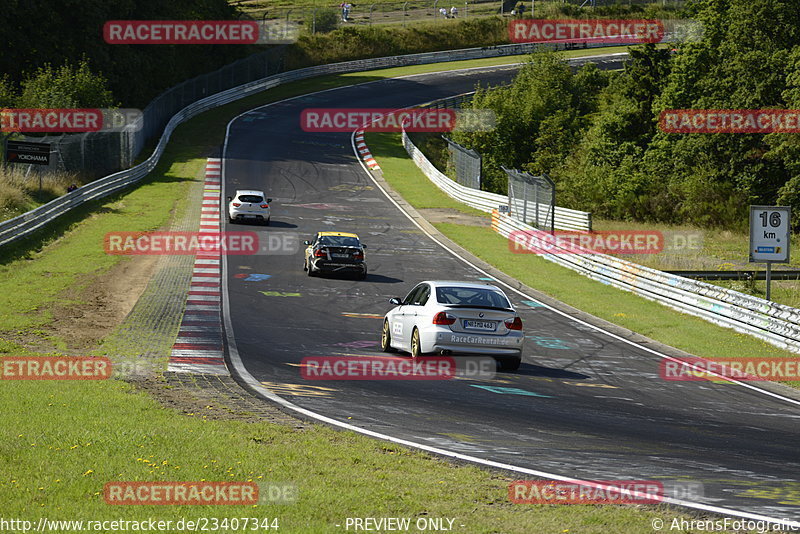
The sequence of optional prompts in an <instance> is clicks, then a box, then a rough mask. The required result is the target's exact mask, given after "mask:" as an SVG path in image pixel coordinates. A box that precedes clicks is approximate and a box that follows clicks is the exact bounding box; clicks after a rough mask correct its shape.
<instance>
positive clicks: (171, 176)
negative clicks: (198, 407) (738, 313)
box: [0, 65, 675, 533]
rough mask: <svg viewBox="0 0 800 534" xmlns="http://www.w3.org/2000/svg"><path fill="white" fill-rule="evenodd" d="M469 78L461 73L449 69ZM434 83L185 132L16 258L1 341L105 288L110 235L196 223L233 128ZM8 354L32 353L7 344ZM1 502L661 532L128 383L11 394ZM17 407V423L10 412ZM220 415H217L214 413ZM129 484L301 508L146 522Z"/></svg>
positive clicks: (2, 433)
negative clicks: (211, 157) (207, 160)
mask: <svg viewBox="0 0 800 534" xmlns="http://www.w3.org/2000/svg"><path fill="white" fill-rule="evenodd" d="M447 67H453V65H447ZM420 70H425V71H430V70H433V69H432V68H431V66H425V67H423V68H421V69H420V68H417V67H415V68H411V69H391V70H390V71H381V72H378V73H362V74H360V75H345V76H338V77H330V78H325V79H316V80H310V81H305V82H300V83H296V84H292V85H290V86H286V87H282V88H279V89H277V90H273V91H270V92H269V93H265V94H262V95H257V96H253V97H250V98H249V99H247V100H245V101H240V102H238V103H235V104H231V105H229V106H226V107H225V108H223V109H219V110H214V111H212V112H209V113H206V114H204V115H202V116H201V117H198V118H196V119H194V120H192V121H190V122H189V123H187V124H185V125H183V126H181V127H180V128H179V129H178V130H177V132H176V133H175V134H174V135H173V137H172V141H171V142H170V144H169V147H168V149H167V151H166V153H165V155H164V157H163V159H162V163H161V164H160V165H159V167H158V169H157V170H156V171H155V172H154V173H153V174H152V175H151V177H150V178H149V179H148V180H147V181H146V182H145V183H143V184H141V185H140V186H139V187H137V188H136V189H135V190H132V191H130V192H128V193H125V194H122V195H119V196H117V197H115V198H111V199H107V200H106V201H104V202H102V203H101V204H98V205H93V206H87V207H86V208H84V209H83V210H79V211H76V212H74V213H73V214H71V215H70V216H67V217H65V218H64V219H62V220H61V221H59V222H58V223H56V224H54V225H52V226H50V227H48V229H47V230H46V231H44V232H42V233H41V234H39V235H38V236H36V238H35V239H33V240H31V241H28V242H26V243H23V244H20V245H17V246H16V247H14V248H11V249H6V250H4V252H5V253H7V254H5V255H4V259H3V260H2V261H3V263H2V264H1V265H0V272H2V274H3V276H2V277H0V295H2V301H0V310H2V311H0V329H6V330H13V329H17V330H20V331H25V332H28V333H29V332H30V331H31V330H35V329H37V328H44V327H46V325H47V323H48V321H49V319H50V317H49V314H48V311H47V308H48V306H50V305H52V304H54V303H62V304H63V303H65V297H64V291H65V290H67V289H68V288H72V287H73V286H74V285H75V284H89V283H91V279H92V278H93V277H94V276H96V275H97V274H99V273H101V272H104V271H106V270H107V269H109V268H110V267H111V266H113V265H114V264H115V263H116V262H118V261H125V260H124V259H121V258H119V257H115V256H106V255H105V254H104V253H103V251H102V237H103V236H104V235H105V233H106V232H107V231H109V230H148V229H155V228H159V227H161V226H162V225H164V224H165V223H166V222H167V221H168V220H169V219H170V216H171V215H174V216H180V213H181V211H182V210H184V209H186V203H185V201H184V200H181V199H184V198H185V197H186V194H185V193H186V191H187V190H188V187H189V185H190V184H191V182H192V181H193V180H195V179H197V177H198V176H199V174H200V172H201V170H202V165H203V162H204V157H203V156H204V155H205V154H207V153H208V152H209V151H211V150H212V149H214V148H215V147H218V146H219V144H220V142H221V140H222V136H223V132H224V126H225V124H226V122H227V121H228V120H229V119H230V117H232V116H234V115H235V114H237V113H239V112H241V111H243V110H246V109H249V108H252V107H254V106H256V105H258V104H261V103H267V102H270V101H274V100H277V99H281V98H286V97H288V96H292V95H295V94H301V93H303V92H307V91H309V90H319V89H322V88H326V87H334V86H339V85H347V84H350V83H355V82H358V81H366V80H370V79H378V78H380V77H385V76H390V75H398V74H407V73H411V72H419V71H420ZM0 351H2V352H4V353H5V354H14V355H16V354H22V353H24V352H25V351H24V350H23V349H21V348H20V347H19V346H17V345H15V344H14V343H13V342H12V341H9V340H0ZM0 405H2V406H5V407H8V408H9V409H7V410H5V411H4V420H3V422H4V424H3V425H2V427H0V495H2V496H3V516H4V517H5V518H9V517H17V518H21V519H28V520H32V521H34V522H35V521H37V519H38V518H39V517H41V516H46V517H48V518H49V519H78V520H80V519H84V520H88V519H92V520H113V519H145V518H148V517H153V518H156V519H158V520H177V519H179V518H182V517H188V518H192V517H203V516H205V517H216V518H220V519H221V518H226V517H228V518H233V517H243V516H244V517H261V518H264V517H278V518H280V526H281V529H280V530H281V531H282V532H311V533H313V532H336V531H341V530H342V529H341V528H336V527H335V526H334V525H335V524H337V523H339V524H341V523H342V522H343V521H344V520H345V519H346V518H347V517H375V516H393V517H404V516H405V517H411V518H416V517H421V516H425V517H449V518H453V519H455V520H456V523H455V524H456V525H461V524H463V525H465V527H463V528H461V527H458V526H457V527H456V529H455V532H476V533H479V532H487V533H488V532H582V533H630V532H642V533H646V532H651V526H650V524H651V523H650V522H651V520H652V519H653V518H656V517H660V518H664V519H668V520H669V519H670V518H672V517H675V514H674V513H673V512H670V511H665V510H660V509H656V508H650V509H646V510H642V509H639V508H629V507H617V506H606V507H593V506H570V507H567V508H565V507H559V506H532V505H512V504H510V503H509V502H508V500H507V483H508V481H507V480H505V479H504V478H502V477H497V476H492V475H489V474H487V473H486V472H484V471H481V470H479V469H477V468H474V467H468V466H467V467H463V466H462V467H457V466H454V465H453V464H450V463H448V462H443V461H439V460H437V459H434V458H431V457H430V456H428V455H425V454H421V453H417V452H414V451H409V450H406V449H403V448H400V447H396V446H394V445H390V444H387V443H383V442H379V441H375V440H372V439H368V438H365V437H362V436H358V435H356V434H353V433H350V432H337V431H333V430H331V429H328V428H325V427H319V426H315V427H313V428H311V429H309V430H305V431H302V432H299V431H295V430H293V429H291V428H288V427H284V426H279V425H273V424H268V423H244V422H231V421H215V420H210V419H207V418H206V414H195V415H196V417H184V416H180V415H178V414H176V413H175V412H174V411H172V410H168V409H164V408H162V407H161V406H160V405H158V404H157V403H156V402H155V401H154V400H152V399H150V398H149V397H148V396H146V395H144V394H141V393H137V392H134V391H132V390H131V387H130V386H129V385H128V384H126V383H123V382H120V381H107V382H79V383H65V382H41V381H29V382H13V381H2V386H0ZM12 406H13V409H10V407H12ZM207 413H211V412H207ZM118 480H123V481H124V480H141V481H153V480H155V481H158V480H164V481H168V480H183V481H192V480H220V481H221V480H224V481H241V480H254V481H257V482H261V481H269V482H291V483H295V484H297V485H298V487H299V490H300V500H299V502H298V503H296V504H293V505H272V506H259V507H258V508H252V507H246V508H245V507H231V506H215V507H212V508H207V507H202V508H201V507H176V506H159V507H149V506H145V507H137V506H110V505H106V504H105V503H104V502H103V495H102V491H103V485H104V484H105V483H106V482H109V481H118Z"/></svg>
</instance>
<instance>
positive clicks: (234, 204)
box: [233, 202, 242, 208]
mask: <svg viewBox="0 0 800 534" xmlns="http://www.w3.org/2000/svg"><path fill="white" fill-rule="evenodd" d="M241 205H242V204H241V203H239V202H234V203H233V207H234V208H238V207H239V206H241Z"/></svg>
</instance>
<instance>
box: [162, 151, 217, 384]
mask: <svg viewBox="0 0 800 534" xmlns="http://www.w3.org/2000/svg"><path fill="white" fill-rule="evenodd" d="M220 168H221V160H220V159H219V158H208V162H207V163H206V181H205V185H204V186H203V205H202V208H201V211H200V231H201V232H207V233H219V231H220V196H221V191H220ZM220 267H221V266H220V253H219V252H209V253H201V254H198V255H196V256H195V258H194V268H193V270H192V282H191V285H190V286H189V295H188V297H187V299H186V308H185V310H184V313H183V320H182V321H181V326H180V330H179V331H178V337H177V338H176V339H175V344H174V345H172V353H171V355H170V358H169V365H168V366H167V371H171V372H174V373H192V374H205V375H228V374H229V373H228V368H227V367H226V366H225V359H224V351H223V347H222V300H221V299H222V292H221V288H220V280H221V276H220Z"/></svg>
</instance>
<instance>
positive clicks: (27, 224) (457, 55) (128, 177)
mask: <svg viewBox="0 0 800 534" xmlns="http://www.w3.org/2000/svg"><path fill="white" fill-rule="evenodd" d="M665 40H666V39H665ZM602 46H604V45H603V44H602V43H597V44H589V45H587V48H600V47H602ZM542 48H549V49H558V50H561V49H564V48H565V46H564V45H558V46H555V45H542V44H535V43H524V44H513V45H501V46H491V47H484V48H466V49H462V50H448V51H443V52H427V53H423V54H410V55H405V56H391V57H382V58H375V59H360V60H356V61H346V62H342V63H333V64H330V65H319V66H316V67H306V68H304V69H297V70H291V71H288V72H283V73H281V74H275V75H273V76H268V77H266V78H263V79H261V80H257V81H254V82H250V83H246V84H244V85H240V86H238V87H234V88H232V89H228V90H225V91H222V92H219V93H216V94H214V95H211V96H209V97H206V98H203V99H201V100H198V101H196V102H194V103H192V104H189V105H188V106H186V107H185V108H183V109H182V110H180V111H179V112H178V113H176V114H175V115H174V116H173V117H172V118H171V119H170V120H169V122H168V123H167V125H166V126H165V127H164V133H163V134H162V135H161V138H160V139H159V141H158V145H157V146H156V149H155V150H154V151H153V154H152V155H150V157H149V158H147V159H146V160H145V161H144V162H142V163H140V164H139V165H137V166H135V167H132V168H130V169H126V170H124V171H120V172H117V173H114V174H111V175H109V176H105V177H103V178H99V179H97V180H95V181H93V182H91V183H89V184H87V185H85V186H83V187H80V188H78V190H76V191H73V192H72V193H69V194H67V195H64V196H62V197H59V198H57V199H55V200H52V201H50V202H48V203H47V204H44V205H42V206H39V207H38V208H36V209H34V210H32V211H29V212H27V213H25V214H23V215H20V216H18V217H15V218H13V219H9V220H7V221H4V222H2V223H0V246H3V245H6V244H8V243H11V242H12V241H15V240H17V239H19V238H22V237H25V236H27V235H30V234H31V233H32V232H35V231H37V230H39V229H40V228H42V227H43V226H45V225H47V224H49V223H50V222H51V221H53V220H54V219H56V218H58V217H60V216H61V215H64V214H65V213H68V212H69V211H70V210H72V209H73V208H75V207H76V206H79V205H81V204H83V203H85V202H88V201H91V200H97V199H101V198H104V197H106V196H108V195H111V194H114V193H116V192H118V191H121V190H122V189H125V188H126V187H129V186H130V185H132V184H134V183H136V182H138V181H139V180H141V179H142V178H144V177H145V176H147V174H148V173H149V172H150V171H152V170H153V168H154V167H155V166H156V164H157V163H158V160H159V159H160V158H161V154H163V152H164V148H165V147H166V145H167V142H168V141H169V138H170V136H171V135H172V132H173V131H174V130H175V128H176V127H177V126H178V125H179V124H181V123H182V122H184V121H186V120H188V119H191V118H193V117H195V116H197V115H199V114H201V113H203V112H205V111H208V110H210V109H213V108H216V107H218V106H222V105H225V104H229V103H231V102H233V101H235V100H238V99H240V98H244V97H247V96H250V95H252V94H255V93H257V92H260V91H264V90H266V89H271V88H273V87H277V86H278V85H281V84H283V83H287V82H292V81H295V80H301V79H305V78H312V77H314V76H323V75H326V74H338V73H344V72H360V71H365V70H373V69H380V68H386V67H399V66H405V65H424V64H427V63H440V62H447V61H459V60H464V59H480V58H491V57H502V56H513V55H520V54H527V53H530V52H532V51H534V50H536V49H542ZM573 48H575V47H573Z"/></svg>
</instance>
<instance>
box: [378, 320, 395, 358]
mask: <svg viewBox="0 0 800 534" xmlns="http://www.w3.org/2000/svg"><path fill="white" fill-rule="evenodd" d="M381 350H382V351H383V352H394V348H393V347H392V333H391V332H390V331H389V321H383V330H381Z"/></svg>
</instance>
